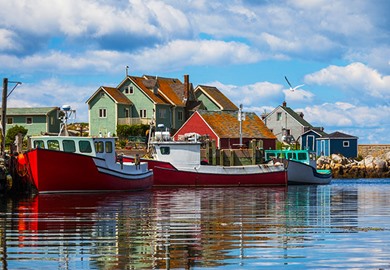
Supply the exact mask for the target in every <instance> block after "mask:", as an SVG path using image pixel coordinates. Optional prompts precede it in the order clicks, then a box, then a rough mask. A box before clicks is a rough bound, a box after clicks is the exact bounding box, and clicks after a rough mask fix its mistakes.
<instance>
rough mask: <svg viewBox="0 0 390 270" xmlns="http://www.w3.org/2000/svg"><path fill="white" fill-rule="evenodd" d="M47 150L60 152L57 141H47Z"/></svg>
mask: <svg viewBox="0 0 390 270" xmlns="http://www.w3.org/2000/svg"><path fill="white" fill-rule="evenodd" d="M47 148H48V149H50V150H57V151H58V150H60V143H59V141H57V140H48V141H47Z"/></svg>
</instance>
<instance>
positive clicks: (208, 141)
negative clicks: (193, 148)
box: [205, 139, 210, 164]
mask: <svg viewBox="0 0 390 270" xmlns="http://www.w3.org/2000/svg"><path fill="white" fill-rule="evenodd" d="M205 151H206V159H207V162H208V163H209V164H210V140H208V139H207V140H206V149H205Z"/></svg>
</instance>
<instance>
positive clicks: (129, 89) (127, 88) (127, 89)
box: [125, 85, 134, 95]
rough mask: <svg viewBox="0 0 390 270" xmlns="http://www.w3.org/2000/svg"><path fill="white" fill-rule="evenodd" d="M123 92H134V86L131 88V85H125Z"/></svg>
mask: <svg viewBox="0 0 390 270" xmlns="http://www.w3.org/2000/svg"><path fill="white" fill-rule="evenodd" d="M125 94H130V95H132V94H134V88H133V86H130V85H129V86H127V87H126V88H125Z"/></svg>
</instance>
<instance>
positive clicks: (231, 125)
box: [198, 110, 276, 139]
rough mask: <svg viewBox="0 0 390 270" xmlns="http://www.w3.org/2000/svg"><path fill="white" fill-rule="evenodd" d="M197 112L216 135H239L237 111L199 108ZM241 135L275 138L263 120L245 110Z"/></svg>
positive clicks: (233, 136)
mask: <svg viewBox="0 0 390 270" xmlns="http://www.w3.org/2000/svg"><path fill="white" fill-rule="evenodd" d="M198 113H199V114H200V115H201V116H202V118H203V119H204V120H205V121H206V123H207V124H208V125H209V126H210V127H211V128H212V129H213V131H214V132H215V133H216V134H217V135H218V137H220V138H237V137H239V136H240V122H239V121H238V120H237V112H231V111H203V110H200V111H198ZM242 137H243V138H264V139H276V137H275V135H274V134H273V133H272V132H271V131H270V130H269V129H268V128H267V127H266V126H265V124H264V122H263V121H262V120H261V119H260V118H259V117H258V116H257V115H256V114H255V113H252V112H247V113H246V117H245V120H244V121H242Z"/></svg>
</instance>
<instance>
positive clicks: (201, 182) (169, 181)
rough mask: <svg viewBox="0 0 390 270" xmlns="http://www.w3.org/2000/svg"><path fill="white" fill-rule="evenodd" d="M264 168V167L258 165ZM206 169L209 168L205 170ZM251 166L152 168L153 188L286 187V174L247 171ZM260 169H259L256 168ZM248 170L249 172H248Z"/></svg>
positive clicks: (276, 171)
mask: <svg viewBox="0 0 390 270" xmlns="http://www.w3.org/2000/svg"><path fill="white" fill-rule="evenodd" d="M259 166H264V165H259ZM206 167H209V169H207V168H206ZM250 167H252V166H242V167H222V166H200V167H199V168H196V169H195V168H194V169H190V168H186V169H176V168H163V167H159V166H155V167H154V168H153V174H154V183H153V185H154V186H186V187H188V186H192V187H203V186H281V185H283V186H284V185H287V173H286V171H285V170H284V169H283V168H281V169H277V170H276V169H275V168H276V167H270V168H271V169H269V170H268V171H266V170H263V169H257V170H256V169H255V167H256V166H253V170H252V169H249V168H250ZM258 168H261V167H258ZM248 170H249V172H248Z"/></svg>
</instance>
